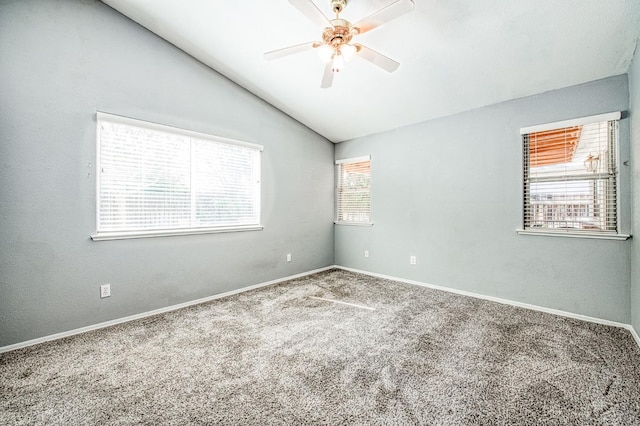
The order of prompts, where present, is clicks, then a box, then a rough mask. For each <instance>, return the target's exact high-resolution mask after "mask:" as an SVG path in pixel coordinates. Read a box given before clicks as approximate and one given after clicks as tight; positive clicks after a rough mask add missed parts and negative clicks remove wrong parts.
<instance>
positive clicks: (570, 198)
mask: <svg viewBox="0 0 640 426" xmlns="http://www.w3.org/2000/svg"><path fill="white" fill-rule="evenodd" d="M619 117H620V115H619V113H612V114H607V115H603V116H597V117H592V118H591V119H589V118H588V117H587V118H585V119H580V120H574V121H568V122H562V123H557V124H556V126H553V125H547V126H536V127H532V128H528V129H523V131H521V133H522V143H523V166H524V170H523V181H524V182H523V188H524V197H523V198H524V208H523V219H524V229H525V230H530V231H541V232H548V231H551V232H559V233H563V232H564V233H572V234H580V233H583V234H586V233H589V234H593V233H600V234H616V233H617V232H618V209H617V205H618V202H617V197H618V188H617V177H618V164H617V161H618V160H617V149H618V122H619Z"/></svg>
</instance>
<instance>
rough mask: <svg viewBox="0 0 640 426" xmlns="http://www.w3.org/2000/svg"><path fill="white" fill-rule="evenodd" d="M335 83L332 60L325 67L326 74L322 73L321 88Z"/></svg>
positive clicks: (326, 87)
mask: <svg viewBox="0 0 640 426" xmlns="http://www.w3.org/2000/svg"><path fill="white" fill-rule="evenodd" d="M332 84H333V70H332V65H331V62H329V63H327V66H325V67H324V74H323V75H322V83H321V84H320V88H321V89H328V88H329V87H331V85H332Z"/></svg>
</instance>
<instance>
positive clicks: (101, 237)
mask: <svg viewBox="0 0 640 426" xmlns="http://www.w3.org/2000/svg"><path fill="white" fill-rule="evenodd" d="M263 228H264V227H263V226H260V225H248V226H227V227H217V228H193V229H160V230H155V231H129V232H98V233H96V234H93V235H91V239H92V240H93V241H108V240H128V239H132V238H154V237H173V236H176V235H200V234H218V233H222V232H242V231H261V230H262V229H263Z"/></svg>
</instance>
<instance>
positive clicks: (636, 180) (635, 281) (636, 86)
mask: <svg viewBox="0 0 640 426" xmlns="http://www.w3.org/2000/svg"><path fill="white" fill-rule="evenodd" d="M629 92H630V94H631V96H630V100H629V111H630V114H631V152H632V158H633V159H634V161H632V162H631V165H632V168H633V181H632V186H633V234H634V235H635V237H634V238H633V241H632V248H631V324H632V325H633V327H634V328H635V330H636V332H637V333H638V334H640V52H638V46H636V52H635V55H634V57H633V62H632V63H631V67H630V68H629Z"/></svg>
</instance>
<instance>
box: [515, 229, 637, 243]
mask: <svg viewBox="0 0 640 426" xmlns="http://www.w3.org/2000/svg"><path fill="white" fill-rule="evenodd" d="M516 232H517V233H518V234H520V235H538V236H544V237H568V238H593V239H598V240H619V241H623V240H627V239H629V238H631V235H627V234H605V233H601V232H571V231H552V230H544V231H534V230H531V229H516Z"/></svg>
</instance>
